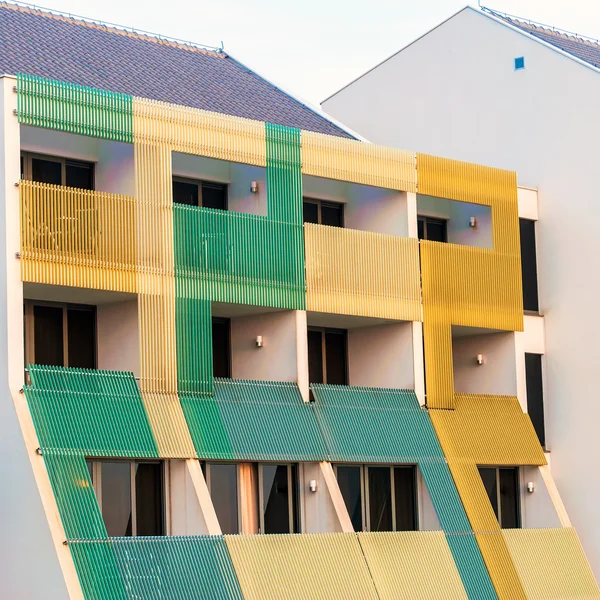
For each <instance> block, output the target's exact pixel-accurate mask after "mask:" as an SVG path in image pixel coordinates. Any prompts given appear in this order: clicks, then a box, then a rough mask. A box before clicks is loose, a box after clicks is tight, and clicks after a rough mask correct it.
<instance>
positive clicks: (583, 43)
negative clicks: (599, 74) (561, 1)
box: [490, 11, 600, 68]
mask: <svg viewBox="0 0 600 600" xmlns="http://www.w3.org/2000/svg"><path fill="white" fill-rule="evenodd" d="M490 13H491V14H493V15H494V16H495V17H499V18H500V19H502V20H503V21H506V22H507V23H510V24H511V25H513V26H515V27H518V28H519V29H521V30H523V31H526V32H527V33H530V34H531V35H532V36H534V37H537V38H539V39H541V40H544V41H545V42H547V43H549V44H552V45H553V46H556V47H557V48H560V49H561V50H563V51H564V52H567V53H568V54H571V55H572V56H575V57H576V58H579V59H580V60H583V61H585V62H587V63H589V64H591V65H593V66H594V67H598V68H600V43H599V42H598V41H596V40H592V39H588V38H584V37H580V36H578V35H577V34H575V33H568V32H566V31H559V30H557V29H554V28H552V27H548V26H546V25H541V24H538V23H532V22H531V21H524V20H521V19H518V18H516V17H512V16H510V15H503V14H500V13H496V12H493V11H490Z"/></svg>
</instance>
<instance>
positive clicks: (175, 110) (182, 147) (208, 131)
mask: <svg viewBox="0 0 600 600" xmlns="http://www.w3.org/2000/svg"><path fill="white" fill-rule="evenodd" d="M133 136H134V140H135V141H136V142H143V143H148V144H167V145H168V146H169V147H170V148H171V150H173V151H175V152H185V153H187V154H196V155H199V156H208V157H210V158H218V159H221V160H231V161H234V162H240V163H246V164H249V165H256V166H259V167H264V166H266V137H265V124H264V123H263V122H262V121H254V120H250V119H242V118H240V117H232V116H230V115H223V114H221V113H214V112H209V111H205V110H200V109H197V108H189V107H186V106H179V105H176V104H168V103H166V102H157V101H155V100H147V99H144V98H136V97H134V98H133Z"/></svg>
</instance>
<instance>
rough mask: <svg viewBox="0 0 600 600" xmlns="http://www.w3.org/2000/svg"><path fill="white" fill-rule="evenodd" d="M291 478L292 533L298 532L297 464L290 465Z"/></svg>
mask: <svg viewBox="0 0 600 600" xmlns="http://www.w3.org/2000/svg"><path fill="white" fill-rule="evenodd" d="M290 471H291V479H292V523H293V527H294V529H293V531H292V533H300V511H299V509H298V507H299V506H300V499H299V498H298V493H299V489H298V465H290Z"/></svg>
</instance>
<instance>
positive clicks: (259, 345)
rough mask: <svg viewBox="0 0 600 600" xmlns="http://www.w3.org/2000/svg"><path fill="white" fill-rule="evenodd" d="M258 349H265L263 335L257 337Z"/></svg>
mask: <svg viewBox="0 0 600 600" xmlns="http://www.w3.org/2000/svg"><path fill="white" fill-rule="evenodd" d="M256 347H257V348H262V347H263V337H262V335H257V336H256Z"/></svg>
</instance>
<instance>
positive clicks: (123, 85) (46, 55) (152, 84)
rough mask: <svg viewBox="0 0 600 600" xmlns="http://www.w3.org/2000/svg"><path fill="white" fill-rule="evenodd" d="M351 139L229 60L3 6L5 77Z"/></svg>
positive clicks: (0, 61)
mask: <svg viewBox="0 0 600 600" xmlns="http://www.w3.org/2000/svg"><path fill="white" fill-rule="evenodd" d="M19 72H20V73H28V74H31V75H39V76H42V77H48V78H51V79H58V80H61V81H66V82H69V83H77V84H80V85H86V86H90V87H95V88H100V89H104V90H109V91H114V92H122V93H125V94H131V95H134V96H141V97H143V98H151V99H154V100H162V101H164V102H172V103H174V104H181V105H184V106H191V107H195V108H201V109H204V110H211V111H215V112H220V113H225V114H228V115H234V116H238V117H246V118H249V119H257V120H260V121H268V122H270V123H275V124H278V125H288V126H290V127H298V128H300V129H307V130H309V131H317V132H320V133H326V134H330V135H336V136H342V137H351V136H350V135H349V134H348V133H346V132H345V131H344V130H343V129H341V128H340V127H338V126H337V125H335V124H334V123H332V122H331V121H329V120H328V119H327V118H325V117H324V116H322V115H320V114H318V113H317V112H315V111H314V110H312V109H311V108H309V107H307V106H305V105H304V104H302V103H301V102H299V101H298V100H295V99H294V98H292V97H291V96H289V95H288V94H286V93H285V92H283V91H282V90H280V89H279V88H277V87H276V86H274V85H273V84H271V83H269V82H268V81H266V80H265V79H263V78H262V77H260V75H258V74H256V73H255V72H253V71H251V70H249V69H248V68H247V67H245V66H244V65H242V64H241V63H239V62H237V61H236V60H235V59H233V58H232V57H230V56H228V55H227V54H226V53H224V52H213V51H209V50H203V49H200V48H198V47H195V46H185V45H183V44H180V43H176V42H171V41H165V40H161V39H159V38H155V37H151V36H146V35H141V34H136V33H133V32H130V31H124V30H120V29H116V28H112V27H107V26H104V25H102V24H98V23H91V22H86V21H83V20H78V19H72V18H69V17H66V16H59V15H54V14H51V13H47V12H43V11H39V10H33V9H27V8H22V7H17V6H14V5H10V4H4V3H0V73H4V74H10V75H16V74H17V73H19Z"/></svg>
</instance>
